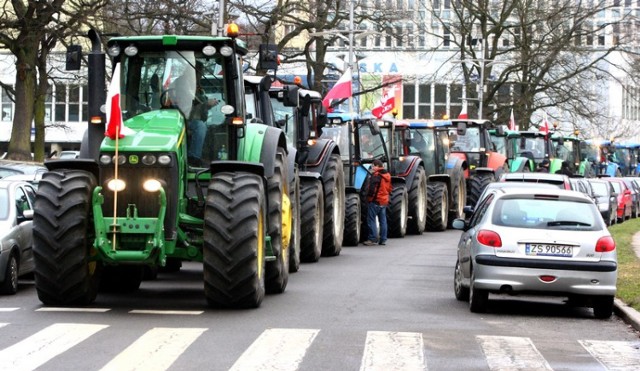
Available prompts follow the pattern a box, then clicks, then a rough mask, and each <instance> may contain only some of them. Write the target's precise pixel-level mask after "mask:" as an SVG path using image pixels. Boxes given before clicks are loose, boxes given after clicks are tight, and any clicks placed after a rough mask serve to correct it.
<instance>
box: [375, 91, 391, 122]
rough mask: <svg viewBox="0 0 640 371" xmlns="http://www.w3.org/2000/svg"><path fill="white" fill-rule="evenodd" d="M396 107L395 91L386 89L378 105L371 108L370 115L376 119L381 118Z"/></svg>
mask: <svg viewBox="0 0 640 371" xmlns="http://www.w3.org/2000/svg"><path fill="white" fill-rule="evenodd" d="M395 106H396V89H395V88H394V87H391V88H389V89H387V90H386V91H385V92H384V93H383V94H382V98H380V104H379V105H377V106H375V107H373V109H372V110H371V113H372V114H373V115H374V116H375V117H377V118H381V117H382V116H384V115H385V114H386V113H389V112H391V111H392V110H393V109H394V108H395Z"/></svg>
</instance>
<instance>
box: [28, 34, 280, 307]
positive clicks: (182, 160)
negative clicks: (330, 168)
mask: <svg viewBox="0 0 640 371" xmlns="http://www.w3.org/2000/svg"><path fill="white" fill-rule="evenodd" d="M235 36H237V33H236V34H235V35H234V34H231V33H228V34H227V36H177V35H164V36H131V37H116V38H113V39H111V40H109V42H108V44H107V46H108V54H109V56H110V57H111V61H112V65H113V66H114V76H118V75H120V76H121V78H120V79H119V81H113V82H112V86H116V87H119V92H120V104H119V105H117V104H113V105H112V106H111V107H112V109H111V115H110V120H109V124H108V125H107V131H108V132H109V131H110V129H112V128H113V127H112V125H113V126H115V127H116V128H119V127H120V126H119V125H118V121H117V119H116V120H115V121H114V114H113V112H114V110H115V111H116V112H117V111H118V109H117V107H118V106H119V108H121V112H122V118H123V122H122V126H121V129H120V130H116V133H119V134H120V136H122V137H120V136H118V135H113V136H110V137H105V136H104V132H105V121H106V120H105V119H104V116H103V115H102V114H101V112H100V109H99V107H100V105H101V104H102V103H104V102H105V99H104V93H102V94H100V92H104V91H105V89H104V87H105V86H104V76H105V70H104V66H105V62H104V58H105V57H104V53H102V52H101V51H100V38H99V35H97V33H95V32H92V33H90V37H91V40H92V44H93V50H92V52H91V53H90V54H89V59H88V60H89V66H88V70H89V90H90V95H89V96H90V99H91V100H90V101H89V116H90V117H91V120H90V124H89V129H88V130H87V134H86V135H85V138H84V140H83V142H82V147H81V158H79V159H76V160H57V161H50V162H47V163H46V166H47V167H48V170H49V171H48V172H47V173H45V174H44V176H43V178H42V181H41V182H40V185H39V187H38V192H37V197H36V207H35V210H36V211H35V214H34V220H33V233H34V247H33V250H34V256H35V263H36V267H35V286H36V291H37V293H38V297H39V299H40V300H41V301H42V302H43V303H44V304H45V305H86V304H89V303H91V302H93V301H94V300H95V298H96V295H97V294H98V291H101V290H108V291H117V292H124V291H132V290H135V289H137V288H138V287H139V285H140V281H141V277H142V274H143V271H144V269H145V267H164V266H167V264H168V262H170V261H196V262H202V267H203V273H204V274H203V277H204V294H205V298H206V300H207V302H208V303H209V305H210V306H213V307H229V308H254V307H258V306H259V305H260V304H261V302H262V300H263V298H264V295H265V293H281V292H283V291H284V290H285V288H286V286H287V281H288V273H289V244H290V238H291V230H292V227H291V226H292V206H291V201H290V199H289V195H290V194H291V192H290V190H289V184H288V182H287V179H289V167H288V166H287V144H286V137H285V135H284V133H283V132H282V130H280V129H278V128H276V127H270V126H267V125H264V124H259V123H247V122H246V121H245V119H246V107H245V94H244V81H243V74H242V61H243V56H244V55H246V53H247V51H248V50H247V48H246V44H245V43H244V42H242V41H241V40H239V39H237V38H236V37H235ZM92 92H94V93H96V94H95V95H92V94H91V93H92ZM200 93H204V94H205V96H204V98H202V97H203V96H202V95H201V94H200ZM111 95H112V94H111V89H110V96H111ZM114 97H115V95H114ZM196 100H197V101H198V102H200V103H206V105H205V106H202V105H200V109H202V111H200V112H199V114H198V115H194V114H193V113H194V112H197V109H196V107H197V105H196ZM112 102H116V99H114V100H113V101H112ZM216 102H217V104H216ZM204 107H206V108H204ZM216 110H217V111H216ZM202 125H204V134H205V137H204V139H203V138H202V137H199V136H198V135H197V134H198V133H200V134H202V129H203V126H202ZM198 143H203V144H202V147H198V146H197V144H198ZM197 155H200V156H201V157H200V158H197V159H195V160H194V161H190V160H191V158H193V157H196V156H197ZM190 157H191V158H190Z"/></svg>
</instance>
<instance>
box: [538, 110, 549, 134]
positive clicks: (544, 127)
mask: <svg viewBox="0 0 640 371" xmlns="http://www.w3.org/2000/svg"><path fill="white" fill-rule="evenodd" d="M538 130H539V131H540V132H541V133H545V134H546V135H549V120H548V119H547V113H546V112H542V124H540V127H539V128H538Z"/></svg>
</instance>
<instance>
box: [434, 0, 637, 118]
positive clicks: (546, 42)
mask: <svg viewBox="0 0 640 371" xmlns="http://www.w3.org/2000/svg"><path fill="white" fill-rule="evenodd" d="M441 3H443V2H441V1H438V0H434V1H431V4H432V5H436V7H435V8H434V10H438V11H434V12H433V14H432V17H433V18H434V19H436V20H438V22H439V23H440V25H441V27H442V28H443V30H444V31H445V32H444V34H440V35H435V36H437V37H440V38H443V39H444V38H445V37H446V38H447V40H448V41H449V42H451V44H452V45H454V46H455V47H457V48H458V49H459V51H460V52H459V54H456V55H455V57H454V58H456V59H458V58H459V59H458V60H470V61H472V62H473V63H461V65H462V69H463V76H464V81H466V82H467V91H468V92H469V93H470V98H476V99H477V93H476V92H475V89H474V87H475V85H476V84H471V83H470V82H471V81H472V77H475V78H477V77H478V76H483V78H484V79H485V81H482V83H481V84H479V85H484V86H485V87H487V91H486V93H485V94H484V97H483V98H484V99H483V110H484V112H486V113H487V114H486V116H487V117H491V116H492V115H493V114H494V113H497V115H498V116H499V118H500V121H502V122H507V121H508V115H509V112H510V109H511V106H510V104H509V102H508V101H513V110H514V115H515V116H516V118H517V121H519V123H520V124H521V126H520V127H521V129H525V130H526V129H528V128H529V127H530V126H532V125H533V126H535V125H536V124H537V121H538V120H537V117H534V112H536V111H537V110H545V111H548V112H549V115H550V116H551V118H552V120H555V119H561V118H562V119H565V120H567V121H568V122H570V123H572V124H574V125H575V126H579V125H580V123H581V122H603V121H605V120H606V119H607V117H605V116H604V114H605V112H604V111H603V110H602V109H601V107H599V105H598V102H599V100H600V99H601V97H600V96H599V94H598V93H599V92H598V91H597V89H594V85H595V84H596V83H597V82H601V81H604V80H607V79H608V80H610V79H612V78H615V76H613V75H612V73H611V69H612V68H620V67H621V66H617V65H615V63H614V62H612V58H611V57H612V55H614V54H616V53H621V52H623V46H624V45H625V43H626V40H625V39H624V34H622V33H620V32H619V30H620V27H621V25H624V24H625V23H626V21H627V17H628V16H627V15H625V14H622V15H621V16H620V18H619V19H615V20H613V21H611V20H610V19H609V18H607V22H604V21H603V20H600V19H599V18H598V17H599V14H601V12H603V11H605V10H607V9H609V8H611V7H612V6H613V5H612V3H611V2H606V1H604V0H596V1H592V2H587V1H575V0H552V1H537V0H500V1H495V0H458V1H453V6H452V7H451V9H450V12H449V13H448V14H451V17H450V18H445V17H442V16H441V13H440V12H439V10H440V5H441ZM447 3H449V2H448V1H447ZM616 30H618V32H616ZM612 32H613V33H614V37H613V42H611V43H607V45H605V36H606V35H609V34H611V33H612ZM481 69H484V71H481ZM489 77H491V79H489ZM511 86H512V87H513V91H512V93H513V94H512V95H511V96H510V97H507V98H508V99H507V102H505V99H504V96H503V97H502V99H501V98H500V94H499V93H500V92H504V91H505V87H507V89H506V91H509V87H511ZM494 107H495V108H494ZM518 118H520V119H518Z"/></svg>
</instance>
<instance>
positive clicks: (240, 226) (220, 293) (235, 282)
mask: <svg viewBox="0 0 640 371" xmlns="http://www.w3.org/2000/svg"><path fill="white" fill-rule="evenodd" d="M266 208H267V202H266V190H265V189H264V184H263V182H262V178H261V177H260V176H259V175H256V174H251V173H230V172H221V173H216V174H213V176H212V177H211V182H210V183H209V188H208V191H207V198H206V204H205V211H204V231H203V237H204V248H203V271H204V293H205V296H206V299H207V302H208V303H209V305H211V306H214V307H225V308H257V307H259V306H260V304H261V303H262V299H263V298H264V294H265V287H264V272H265V236H266V230H265V224H266V217H267V216H266V215H267V210H266Z"/></svg>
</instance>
